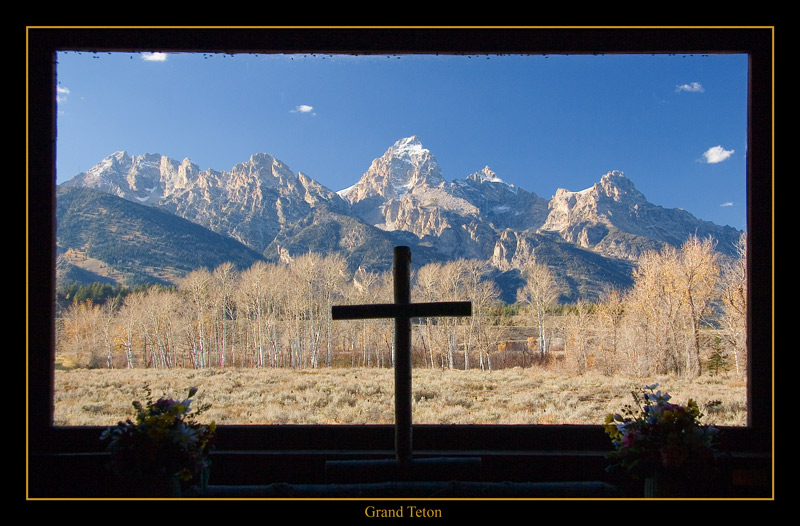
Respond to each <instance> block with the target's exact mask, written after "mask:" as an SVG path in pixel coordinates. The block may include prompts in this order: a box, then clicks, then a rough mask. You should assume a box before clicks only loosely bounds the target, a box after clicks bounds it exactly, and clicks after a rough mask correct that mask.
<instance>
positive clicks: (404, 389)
mask: <svg viewBox="0 0 800 526" xmlns="http://www.w3.org/2000/svg"><path fill="white" fill-rule="evenodd" d="M410 267H411V249H410V248H409V247H402V246H401V247H395V248H394V270H393V272H394V276H393V278H394V303H382V304H373V305H337V306H334V307H332V308H331V317H332V319H334V320H357V319H375V318H394V348H395V363H394V382H395V393H394V396H395V403H394V411H395V451H396V456H397V462H398V464H399V465H400V466H401V467H406V466H408V465H409V463H410V461H411V396H412V395H411V319H412V318H429V317H434V316H472V303H471V302H469V301H443V302H434V303H411V270H410Z"/></svg>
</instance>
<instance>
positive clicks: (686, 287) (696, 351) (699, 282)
mask: <svg viewBox="0 0 800 526" xmlns="http://www.w3.org/2000/svg"><path fill="white" fill-rule="evenodd" d="M676 270H677V281H678V285H679V288H680V290H681V292H682V294H683V302H682V303H683V311H684V315H685V316H686V319H687V321H688V326H689V328H690V330H691V344H692V345H691V350H692V353H693V355H694V360H692V356H691V355H690V353H689V352H688V351H687V356H686V362H687V364H686V368H687V371H692V370H695V371H696V376H700V375H701V374H702V373H703V361H702V357H701V351H700V347H701V342H700V329H701V327H702V326H703V324H704V322H705V320H706V318H707V317H708V315H709V311H710V307H711V303H712V301H713V299H714V292H715V288H716V283H717V279H718V277H719V273H720V268H719V265H718V264H717V253H716V250H715V245H714V241H713V240H712V239H711V238H707V239H706V240H704V241H700V240H699V239H698V238H697V237H695V236H692V237H690V238H689V239H688V240H687V241H686V242H685V243H684V244H683V246H682V247H681V251H680V258H679V261H678V265H677V266H676ZM692 361H693V362H694V364H692Z"/></svg>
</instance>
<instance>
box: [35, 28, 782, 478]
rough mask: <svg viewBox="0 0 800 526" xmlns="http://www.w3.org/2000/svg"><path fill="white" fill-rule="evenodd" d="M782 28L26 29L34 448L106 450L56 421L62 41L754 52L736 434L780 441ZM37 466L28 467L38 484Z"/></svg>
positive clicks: (474, 441) (223, 435)
mask: <svg viewBox="0 0 800 526" xmlns="http://www.w3.org/2000/svg"><path fill="white" fill-rule="evenodd" d="M773 35H774V28H771V27H769V26H767V27H754V28H699V27H698V28H692V27H689V28H629V27H623V28H566V29H562V28H506V27H498V28H481V27H475V28H424V27H423V28H382V27H372V28H348V29H345V28H226V29H217V28H159V27H154V28H113V27H112V28H58V27H52V28H51V27H28V28H27V81H28V84H27V96H28V106H27V125H28V127H27V130H26V131H27V140H28V142H27V185H28V186H27V206H28V218H27V251H28V254H27V257H28V269H27V270H28V276H27V278H28V279H27V294H28V313H27V315H28V319H27V337H28V342H27V343H28V348H27V381H28V384H27V395H28V412H27V417H28V420H27V424H28V429H27V432H28V435H27V438H28V455H29V456H31V455H47V454H52V453H62V452H81V451H86V452H94V451H97V450H98V448H99V443H98V440H97V437H98V434H99V432H98V429H96V428H57V427H53V426H52V424H51V423H50V422H51V420H52V417H51V415H52V405H53V374H54V371H53V364H54V360H53V352H54V351H53V349H54V333H55V330H54V321H53V317H54V305H53V303H54V302H53V297H54V294H53V293H54V289H55V275H54V268H55V265H54V261H55V254H54V245H55V243H54V235H55V225H54V222H55V217H54V216H55V213H54V211H55V136H56V132H55V130H56V127H55V98H56V97H55V62H54V61H55V52H56V51H58V50H87V51H95V52H106V51H168V52H181V51H185V52H188V51H204V52H225V53H237V52H260V53H269V52H307V53H320V54H325V53H353V54H402V53H439V54H486V53H501V54H503V53H508V54H510V53H530V54H565V53H568V54H585V53H592V54H602V53H609V54H610V53H675V54H682V53H747V54H748V55H749V64H750V86H749V88H750V89H749V104H750V106H749V119H748V120H749V122H748V127H749V129H748V148H747V157H748V233H749V234H748V244H749V246H748V264H749V269H748V271H749V279H750V281H749V283H750V287H749V292H750V295H749V312H750V319H749V353H750V356H749V365H750V369H749V374H750V377H749V381H748V404H749V409H750V410H749V422H748V426H747V427H746V428H729V429H725V432H726V433H725V435H726V436H727V437H728V438H727V440H729V446H730V447H732V448H733V449H739V450H742V451H756V452H760V453H763V454H768V455H771V454H772V447H773V336H774V332H773V331H774V320H773V315H774V314H773V306H774V303H773V271H774V252H773V234H774V230H773V228H774V227H773V220H774V210H773V207H774V204H773V184H774V180H773V178H774V175H773V174H774V171H773V71H774V69H773V68H774V64H773V60H774V54H773V53H774V51H773ZM414 429H415V431H414V433H415V449H417V448H419V449H430V450H436V451H456V450H457V451H475V450H478V451H493V452H508V453H513V454H519V455H525V454H526V452H527V451H533V450H535V451H545V450H549V451H555V452H562V453H563V452H565V451H566V452H574V453H576V454H577V453H580V452H585V451H588V450H600V451H602V450H604V449H607V448H608V441H607V440H606V437H605V436H604V434H603V432H602V429H601V428H600V427H599V426H559V425H553V426H458V427H456V426H415V428H414ZM218 437H219V440H218V449H221V450H236V451H255V450H265V449H269V450H272V451H276V450H282V451H289V452H294V453H295V454H297V453H298V452H302V451H316V452H318V451H326V450H330V449H331V445H332V444H335V445H336V447H335V449H336V450H337V451H340V452H341V451H345V452H347V451H350V452H352V451H360V452H365V453H367V454H377V453H383V452H389V453H390V454H391V451H392V448H393V442H392V440H393V429H392V427H391V426H222V427H220V429H219V432H218ZM36 480H37V479H36V477H31V478H30V479H29V481H30V483H31V484H34V485H35V481H36ZM32 487H33V486H32Z"/></svg>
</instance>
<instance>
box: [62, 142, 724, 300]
mask: <svg viewBox="0 0 800 526" xmlns="http://www.w3.org/2000/svg"><path fill="white" fill-rule="evenodd" d="M57 203H58V204H57V208H58V209H57V221H58V228H57V237H58V239H57V244H58V253H59V269H60V270H59V279H60V280H64V281H69V280H83V281H85V280H95V281H97V280H112V281H123V282H127V283H139V282H148V281H149V282H161V283H174V282H175V281H176V280H177V279H179V278H180V276H182V275H184V274H185V273H186V272H188V271H189V270H192V269H194V268H200V267H206V268H214V267H215V266H216V265H217V264H219V263H220V262H221V261H220V259H224V260H230V261H232V262H234V263H235V264H236V265H237V266H239V267H240V268H246V267H247V266H249V265H250V264H252V262H253V261H255V260H257V259H264V260H267V261H285V262H288V261H291V259H292V258H293V257H296V256H298V255H300V254H304V253H306V252H308V251H315V252H321V253H334V252H335V253H340V254H342V255H343V256H344V257H345V259H346V260H347V262H348V264H349V266H350V268H351V270H355V269H356V268H358V267H364V268H365V269H367V270H372V271H382V270H387V269H388V268H390V267H391V258H392V247H393V246H395V245H400V244H402V245H408V246H410V247H411V250H412V254H413V256H412V257H413V263H414V265H415V266H420V265H424V264H425V263H428V262H436V261H440V262H441V261H450V260H454V259H458V258H468V259H478V260H481V261H484V262H485V263H486V266H487V273H488V276H489V277H490V278H492V279H494V280H495V281H496V282H497V283H498V285H499V287H500V288H501V290H502V291H503V299H504V300H506V301H513V300H514V293H515V291H516V288H517V287H519V285H520V284H521V280H520V277H519V269H520V268H521V267H522V265H524V263H525V262H526V261H528V260H529V259H530V258H531V257H535V258H536V261H537V262H541V263H545V264H547V265H548V266H549V267H550V268H551V269H552V270H553V272H554V273H555V274H556V276H557V278H558V279H559V282H560V283H561V284H562V285H563V294H562V298H561V299H562V301H573V300H575V299H577V298H579V297H584V298H587V299H596V298H597V296H598V295H599V294H600V293H601V292H602V290H603V289H604V288H606V287H608V286H614V287H618V288H626V287H628V286H630V284H631V283H632V274H631V271H632V268H633V264H634V262H635V260H636V258H637V257H638V256H639V255H640V254H642V253H643V252H644V251H646V250H651V249H655V250H658V249H660V248H662V247H663V246H665V245H673V246H679V245H680V244H682V243H683V242H684V241H685V240H686V239H687V238H688V237H689V236H690V235H697V236H699V237H701V238H705V237H709V236H710V237H712V238H714V239H715V240H716V242H717V244H716V246H717V249H718V250H719V251H720V253H721V254H722V255H723V256H733V255H734V254H735V248H734V247H735V245H736V242H737V241H738V239H739V235H740V232H739V231H738V230H736V229H734V228H732V227H729V226H719V225H716V224H714V223H711V222H708V221H702V220H700V219H697V218H695V217H694V216H692V215H691V214H690V213H689V212H686V211H685V210H682V209H667V208H663V207H660V206H658V205H655V204H652V203H650V202H649V201H648V200H647V199H646V198H645V196H644V195H642V193H641V192H639V191H638V190H637V189H636V188H635V186H634V184H633V182H632V181H631V180H630V179H628V178H627V177H626V176H625V175H624V174H623V173H621V172H619V171H611V172H608V173H606V174H605V175H602V176H601V177H600V179H599V181H598V182H597V183H596V184H594V185H593V186H591V187H590V188H587V189H584V190H581V191H570V190H566V189H557V191H556V192H555V195H553V197H552V198H551V199H544V198H542V197H540V196H538V195H536V194H535V193H532V192H529V191H527V190H525V189H523V188H519V187H516V186H514V185H512V184H508V183H506V182H504V181H503V179H502V178H501V177H500V176H498V174H496V173H494V172H493V171H492V170H491V169H490V168H489V167H488V166H487V167H485V168H483V169H482V170H479V171H476V172H475V173H472V174H469V175H467V176H466V177H464V178H463V179H454V180H452V181H447V180H445V178H444V176H443V174H442V172H441V169H440V167H439V165H438V163H437V161H436V159H435V157H434V156H433V154H432V153H431V152H430V151H429V150H428V149H426V148H425V147H424V146H423V144H422V142H421V140H420V139H419V138H418V137H413V136H412V137H408V138H404V139H401V140H399V141H397V142H396V143H395V144H394V145H392V146H391V147H389V148H388V149H387V151H386V152H385V153H384V154H383V155H382V156H380V157H378V158H376V159H374V160H373V161H372V163H371V164H370V166H369V167H368V168H367V170H366V171H365V172H364V174H363V175H362V176H361V177H360V179H359V180H358V181H357V182H356V183H355V184H354V185H352V186H350V187H348V188H346V189H344V190H340V191H338V192H337V191H333V190H331V189H329V188H326V187H325V186H323V185H321V184H320V183H318V182H317V181H315V180H313V179H312V178H310V177H308V176H307V175H305V174H303V173H302V172H298V173H296V174H295V173H294V172H292V170H291V169H290V168H289V167H288V166H286V165H285V164H284V163H283V162H281V161H280V160H278V159H276V158H275V157H273V156H271V155H268V154H265V153H258V154H255V155H253V156H251V157H250V159H249V160H248V161H246V162H242V163H239V164H237V165H236V166H234V167H233V168H232V169H230V170H229V171H217V170H213V169H209V170H201V169H199V167H198V166H197V165H195V164H193V163H192V162H190V161H189V160H188V159H185V160H183V161H181V162H178V161H176V160H173V159H170V158H168V157H165V156H162V155H159V154H146V155H138V156H135V155H130V154H128V153H126V152H117V153H114V154H113V155H110V156H109V157H107V158H105V159H103V160H102V161H101V162H99V163H98V164H97V165H95V166H94V167H92V168H91V169H90V170H88V171H86V172H82V173H80V174H77V175H76V176H74V177H73V178H71V179H70V180H68V181H66V182H64V183H63V184H61V185H60V186H59V189H58V194H57ZM88 262H91V263H92V264H89V263H88ZM79 269H82V271H81V270H79ZM87 272H88V274H87Z"/></svg>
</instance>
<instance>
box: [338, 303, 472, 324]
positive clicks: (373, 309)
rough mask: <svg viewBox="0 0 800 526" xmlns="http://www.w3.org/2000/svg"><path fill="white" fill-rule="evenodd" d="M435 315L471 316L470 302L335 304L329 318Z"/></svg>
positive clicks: (428, 316) (356, 318) (427, 316)
mask: <svg viewBox="0 0 800 526" xmlns="http://www.w3.org/2000/svg"><path fill="white" fill-rule="evenodd" d="M437 316H472V303H471V302H469V301H437V302H432V303H405V304H403V303H376V304H373V305H336V306H333V307H332V309H331V318H332V319H334V320H365V319H376V318H433V317H437Z"/></svg>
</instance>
